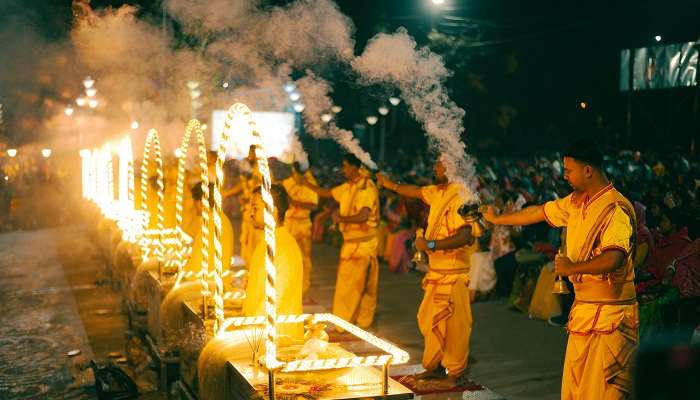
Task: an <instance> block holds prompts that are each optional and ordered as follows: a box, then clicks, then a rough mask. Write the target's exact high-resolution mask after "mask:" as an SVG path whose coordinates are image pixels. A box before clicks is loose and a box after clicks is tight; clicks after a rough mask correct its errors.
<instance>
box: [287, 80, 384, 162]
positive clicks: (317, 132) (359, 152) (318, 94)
mask: <svg viewBox="0 0 700 400" xmlns="http://www.w3.org/2000/svg"><path fill="white" fill-rule="evenodd" d="M296 85H297V88H298V89H299V92H300V93H301V95H302V98H303V99H304V105H305V108H304V122H305V127H306V131H307V132H309V133H310V134H311V135H312V136H313V137H315V138H317V139H333V140H335V141H336V142H338V144H340V145H341V146H342V147H343V148H344V149H345V150H346V151H348V152H349V153H352V154H354V155H355V157H357V158H358V159H359V160H360V161H362V163H363V164H365V165H366V166H368V167H369V168H371V169H377V164H375V163H374V161H372V157H371V156H370V155H369V153H367V152H366V151H365V150H363V149H362V146H360V142H359V141H358V140H357V138H355V137H354V136H353V135H352V132H350V131H348V130H346V129H342V128H339V127H338V126H337V125H336V124H335V123H334V122H333V121H329V122H327V123H324V122H323V121H322V120H321V115H322V114H324V113H330V112H331V107H332V106H333V101H332V100H331V98H330V92H331V86H330V84H328V82H326V81H325V80H323V79H321V78H318V77H316V76H315V75H313V74H312V73H311V72H308V71H307V75H306V76H305V77H303V78H301V79H299V80H297V81H296Z"/></svg>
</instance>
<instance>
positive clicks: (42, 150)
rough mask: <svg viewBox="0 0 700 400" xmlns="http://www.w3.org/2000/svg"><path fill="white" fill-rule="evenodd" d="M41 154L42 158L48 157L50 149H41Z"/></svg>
mask: <svg viewBox="0 0 700 400" xmlns="http://www.w3.org/2000/svg"><path fill="white" fill-rule="evenodd" d="M41 155H42V156H43V157H44V158H49V157H51V149H41Z"/></svg>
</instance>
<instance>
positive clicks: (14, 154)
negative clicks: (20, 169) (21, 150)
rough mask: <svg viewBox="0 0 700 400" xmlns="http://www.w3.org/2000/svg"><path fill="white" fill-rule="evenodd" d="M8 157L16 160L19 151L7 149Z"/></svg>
mask: <svg viewBox="0 0 700 400" xmlns="http://www.w3.org/2000/svg"><path fill="white" fill-rule="evenodd" d="M7 156H8V157H10V158H15V157H16V156H17V149H7Z"/></svg>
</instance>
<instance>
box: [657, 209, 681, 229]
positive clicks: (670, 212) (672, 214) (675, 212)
mask: <svg viewBox="0 0 700 400" xmlns="http://www.w3.org/2000/svg"><path fill="white" fill-rule="evenodd" d="M660 208H661V214H660V215H661V216H664V215H665V216H666V218H668V220H669V221H670V222H671V225H673V226H675V227H676V229H680V228H682V227H683V226H685V225H684V221H685V220H686V218H685V215H683V213H682V212H681V211H680V210H679V209H678V207H674V208H671V207H669V206H667V205H666V204H662V205H661V206H660Z"/></svg>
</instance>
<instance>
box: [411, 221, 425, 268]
mask: <svg viewBox="0 0 700 400" xmlns="http://www.w3.org/2000/svg"><path fill="white" fill-rule="evenodd" d="M419 237H423V229H422V228H418V229H416V239H417V238H419ZM411 262H412V263H414V264H427V263H428V255H427V254H426V253H425V252H424V251H421V250H418V249H416V251H415V252H414V253H413V258H411Z"/></svg>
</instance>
